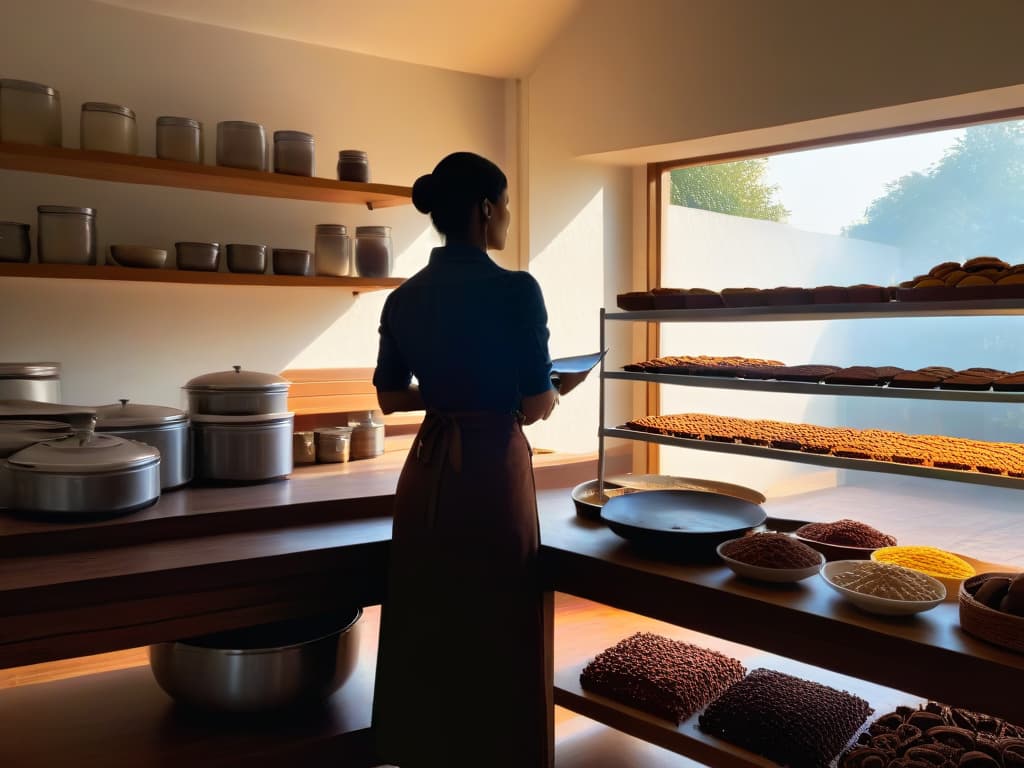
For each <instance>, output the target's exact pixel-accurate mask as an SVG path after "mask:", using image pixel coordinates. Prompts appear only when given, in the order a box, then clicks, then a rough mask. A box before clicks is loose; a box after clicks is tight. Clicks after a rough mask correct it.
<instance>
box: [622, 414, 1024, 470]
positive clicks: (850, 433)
mask: <svg viewBox="0 0 1024 768" xmlns="http://www.w3.org/2000/svg"><path fill="white" fill-rule="evenodd" d="M626 426H627V427H628V428H630V429H638V430H641V431H646V432H657V433H660V434H666V435H674V436H676V437H685V438H689V439H695V440H713V441H717V442H740V443H744V444H746V445H757V446H767V447H771V448H776V449H779V450H788V451H804V452H807V453H819V454H827V453H831V455H833V456H838V457H841V458H850V459H862V460H871V461H883V462H894V463H898V464H908V465H917V466H928V467H936V468H939V469H953V470H959V471H963V472H981V473H984V474H995V475H1009V476H1011V477H1019V476H1022V475H1024V445H1020V444H1017V443H994V442H984V441H979V440H969V439H966V438H960V437H947V436H943V435H911V434H904V433H901V432H893V431H890V430H883V429H852V428H850V427H825V426H818V425H815V424H791V423H789V422H783V421H773V420H770V419H740V418H735V417H731V416H716V415H712V414H703V413H681V414H672V415H666V416H643V417H640V418H638V419H634V420H632V421H630V422H628V423H627V425H626ZM1014 473H1017V474H1014Z"/></svg>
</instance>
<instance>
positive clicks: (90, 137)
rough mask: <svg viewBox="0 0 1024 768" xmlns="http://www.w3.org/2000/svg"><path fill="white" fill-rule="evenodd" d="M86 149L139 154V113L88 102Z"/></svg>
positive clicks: (83, 127) (84, 132) (84, 121)
mask: <svg viewBox="0 0 1024 768" xmlns="http://www.w3.org/2000/svg"><path fill="white" fill-rule="evenodd" d="M81 130H82V135H81V144H82V149H95V150H99V151H101V152H120V153H121V154H125V155H137V154H138V153H139V133H138V128H137V126H136V124H135V113H134V112H133V111H132V110H130V109H129V108H128V107H124V106H121V105H120V104H107V103H105V102H102V101H87V102H85V104H83V105H82V122H81Z"/></svg>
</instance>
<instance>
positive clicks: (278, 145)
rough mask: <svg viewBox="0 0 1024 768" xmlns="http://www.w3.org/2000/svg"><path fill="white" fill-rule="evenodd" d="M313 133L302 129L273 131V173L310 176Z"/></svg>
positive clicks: (311, 172)
mask: <svg viewBox="0 0 1024 768" xmlns="http://www.w3.org/2000/svg"><path fill="white" fill-rule="evenodd" d="M313 148H314V143H313V134H311V133H304V132H303V131H274V173H287V174H291V175H292V176H312V175H313V168H314V165H315V163H314V152H313Z"/></svg>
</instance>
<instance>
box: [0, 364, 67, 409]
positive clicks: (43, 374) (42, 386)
mask: <svg viewBox="0 0 1024 768" xmlns="http://www.w3.org/2000/svg"><path fill="white" fill-rule="evenodd" d="M0 400H29V401H32V402H35V403H59V402H60V363H0Z"/></svg>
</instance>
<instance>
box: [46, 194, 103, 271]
mask: <svg viewBox="0 0 1024 768" xmlns="http://www.w3.org/2000/svg"><path fill="white" fill-rule="evenodd" d="M37 210H38V211H39V227H38V229H37V233H38V242H37V243H36V250H37V252H38V254H39V263H40V264H95V263H96V210H95V209H94V208H73V207H69V206H65V205H40V206H39V208H38V209H37Z"/></svg>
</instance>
